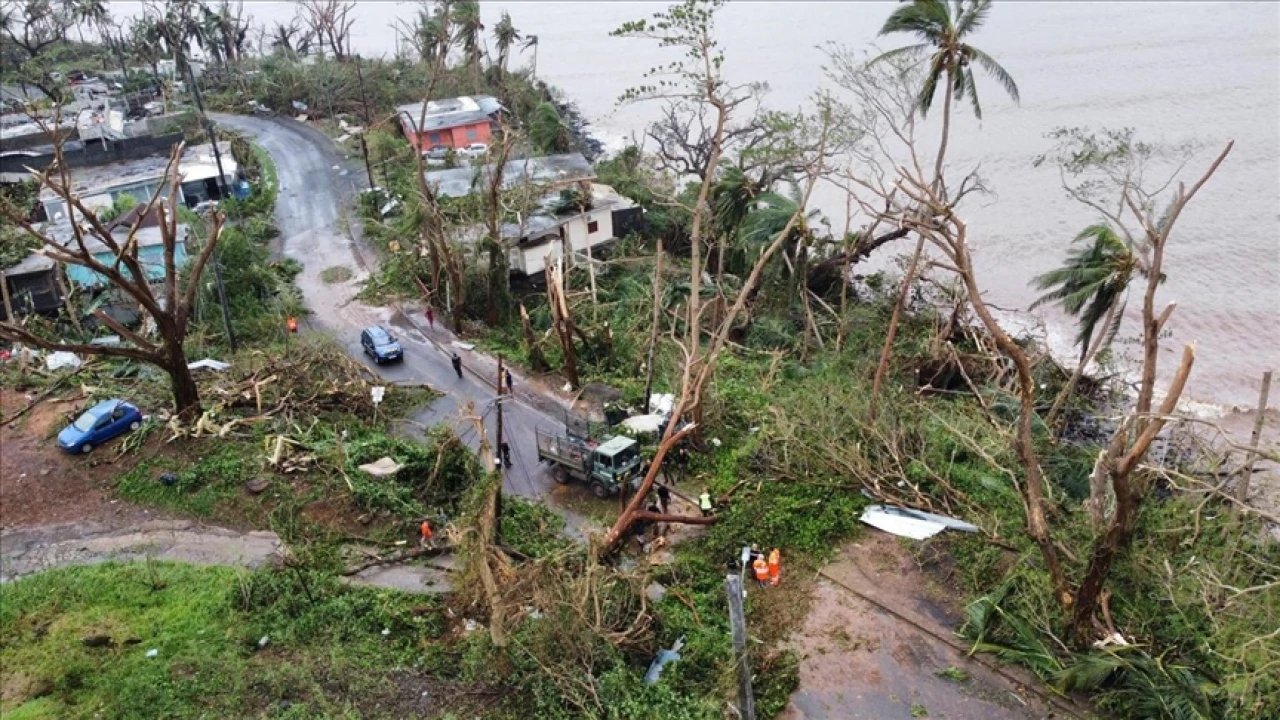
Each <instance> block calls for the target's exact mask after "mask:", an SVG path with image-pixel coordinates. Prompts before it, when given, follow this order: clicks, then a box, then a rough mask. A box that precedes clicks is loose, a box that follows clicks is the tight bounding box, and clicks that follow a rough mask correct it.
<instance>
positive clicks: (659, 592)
mask: <svg viewBox="0 0 1280 720" xmlns="http://www.w3.org/2000/svg"><path fill="white" fill-rule="evenodd" d="M644 596H645V597H646V598H648V599H649V602H654V603H657V602H662V598H664V597H666V596H667V586H666V585H663V584H662V583H658V582H654V583H649V586H648V587H646V588H645V589H644Z"/></svg>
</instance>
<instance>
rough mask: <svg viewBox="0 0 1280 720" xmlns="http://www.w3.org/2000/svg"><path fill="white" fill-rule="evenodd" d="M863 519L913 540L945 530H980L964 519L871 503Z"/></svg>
mask: <svg viewBox="0 0 1280 720" xmlns="http://www.w3.org/2000/svg"><path fill="white" fill-rule="evenodd" d="M861 520H862V522H864V523H866V524H868V525H870V526H871V527H874V528H877V529H880V530H883V531H885V532H887V533H889V534H891V535H898V536H900V537H907V538H911V539H912V540H926V539H928V538H931V537H933V536H934V535H937V534H938V533H940V532H942V531H943V530H959V531H961V532H978V526H976V525H973V524H971V523H967V522H964V521H963V520H957V519H955V518H949V517H946V516H943V515H934V514H933V513H927V512H924V511H922V510H912V509H910V508H900V507H894V506H892V505H870V506H868V507H867V509H866V510H864V511H863V512H862V518H861Z"/></svg>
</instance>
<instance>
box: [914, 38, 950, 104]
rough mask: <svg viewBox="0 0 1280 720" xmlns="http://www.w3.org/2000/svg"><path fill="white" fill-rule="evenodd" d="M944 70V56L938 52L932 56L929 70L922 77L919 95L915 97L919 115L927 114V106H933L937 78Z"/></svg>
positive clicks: (936, 91)
mask: <svg viewBox="0 0 1280 720" xmlns="http://www.w3.org/2000/svg"><path fill="white" fill-rule="evenodd" d="M944 72H946V58H945V56H944V55H943V54H942V53H938V54H936V55H934V56H933V60H932V61H931V62H930V64H929V72H928V73H927V74H925V77H924V86H923V87H921V88H920V95H919V97H917V98H916V107H917V108H919V110H920V117H925V116H927V115H928V114H929V108H930V107H932V106H933V96H934V95H937V94H938V80H939V79H941V78H942V74H943V73H944Z"/></svg>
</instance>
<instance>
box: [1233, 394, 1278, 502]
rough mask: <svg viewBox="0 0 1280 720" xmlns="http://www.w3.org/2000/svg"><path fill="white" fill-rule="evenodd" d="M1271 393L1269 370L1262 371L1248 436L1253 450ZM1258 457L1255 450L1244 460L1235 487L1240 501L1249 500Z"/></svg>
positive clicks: (1265, 416)
mask: <svg viewBox="0 0 1280 720" xmlns="http://www.w3.org/2000/svg"><path fill="white" fill-rule="evenodd" d="M1270 394H1271V371H1270V370H1268V371H1266V372H1264V373H1262V391H1261V393H1260V394H1259V396H1258V417H1256V418H1254V421H1253V434H1252V436H1250V438H1249V447H1251V448H1252V449H1253V450H1255V451H1256V450H1257V449H1258V443H1259V442H1261V441H1262V425H1263V422H1264V421H1265V420H1266V418H1267V396H1268V395H1270ZM1257 459H1258V454H1257V452H1253V453H1250V454H1249V457H1248V459H1247V460H1245V462H1244V468H1243V469H1241V471H1240V484H1239V485H1238V486H1237V487H1236V499H1237V500H1239V501H1240V502H1242V503H1243V502H1248V500H1249V481H1250V480H1252V479H1253V463H1254V461H1255V460H1257Z"/></svg>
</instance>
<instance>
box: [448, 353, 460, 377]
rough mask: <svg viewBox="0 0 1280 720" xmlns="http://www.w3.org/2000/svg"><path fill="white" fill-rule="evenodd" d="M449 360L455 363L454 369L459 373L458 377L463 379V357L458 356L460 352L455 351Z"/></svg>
mask: <svg viewBox="0 0 1280 720" xmlns="http://www.w3.org/2000/svg"><path fill="white" fill-rule="evenodd" d="M449 362H451V363H453V371H454V372H456V373H458V379H459V380H461V379H462V358H460V357H458V353H454V354H453V357H452V358H450V359H449Z"/></svg>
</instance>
